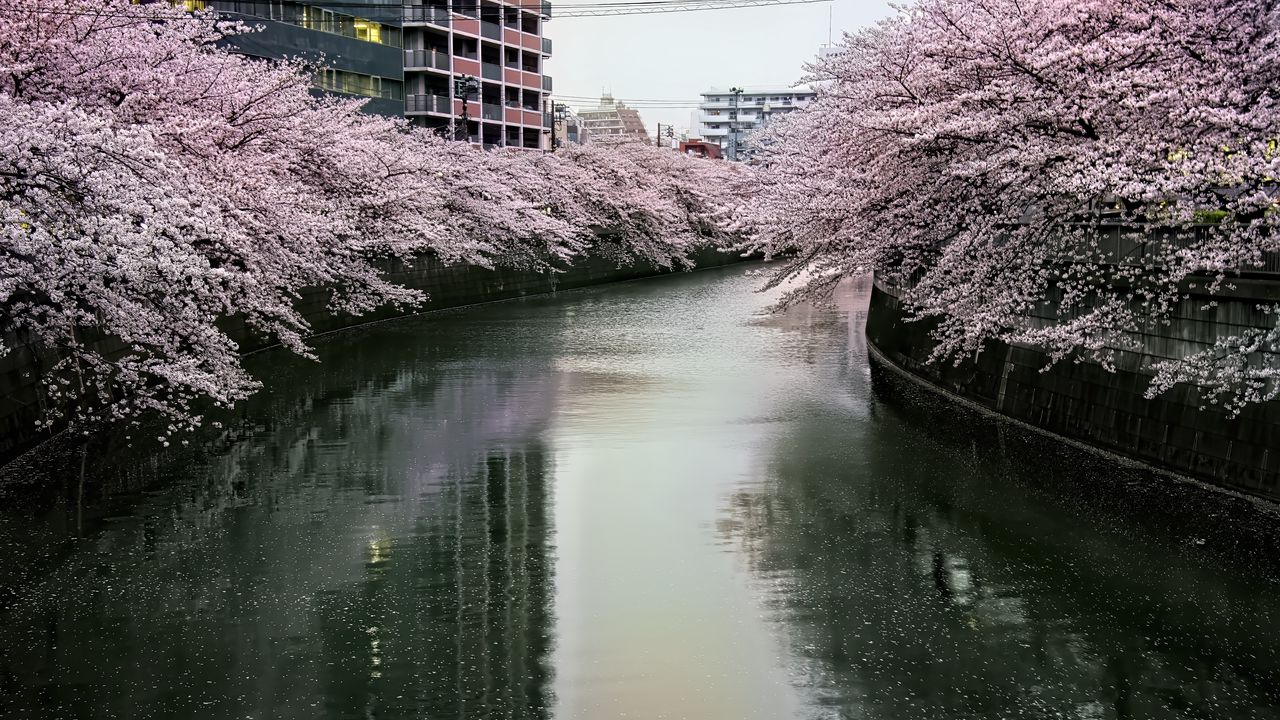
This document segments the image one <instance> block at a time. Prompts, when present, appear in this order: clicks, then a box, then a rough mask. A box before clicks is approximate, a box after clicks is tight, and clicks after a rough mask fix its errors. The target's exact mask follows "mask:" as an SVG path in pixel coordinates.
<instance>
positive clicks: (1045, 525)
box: [718, 348, 1280, 720]
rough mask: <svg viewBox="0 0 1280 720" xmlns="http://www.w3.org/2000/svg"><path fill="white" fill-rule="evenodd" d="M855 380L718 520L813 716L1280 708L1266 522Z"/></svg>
mask: <svg viewBox="0 0 1280 720" xmlns="http://www.w3.org/2000/svg"><path fill="white" fill-rule="evenodd" d="M853 351H854V352H857V351H858V350H857V348H854V349H853ZM849 380H850V385H849V386H850V387H851V388H853V389H852V391H851V392H852V394H853V395H854V396H862V394H863V392H864V391H868V390H869V398H868V401H867V406H866V408H865V409H864V410H862V411H857V412H850V411H849V410H848V409H847V408H845V407H841V405H842V404H843V403H839V402H833V403H831V404H828V405H827V406H826V407H825V408H815V407H813V406H812V405H810V406H807V407H806V409H805V412H804V413H803V415H802V418H803V419H801V420H798V421H797V422H794V423H792V424H791V426H790V427H788V428H787V430H786V432H785V433H783V434H781V435H780V436H779V437H777V438H776V439H775V441H774V443H773V445H772V451H771V454H770V456H769V466H768V469H767V471H766V472H765V473H764V474H765V479H764V480H763V482H762V483H760V484H759V485H753V486H744V487H742V488H740V489H739V490H738V491H737V492H735V493H733V494H732V495H731V496H730V498H729V499H728V501H727V503H726V508H725V511H724V513H723V515H722V517H721V519H720V521H719V523H718V531H719V532H720V534H721V536H722V537H724V538H725V539H726V541H728V542H730V543H731V544H732V546H733V547H734V548H735V549H736V550H737V551H738V552H741V553H742V555H743V557H744V558H745V562H746V563H747V565H748V567H749V568H750V572H751V573H752V575H753V577H754V582H753V585H754V587H755V588H756V591H757V592H758V593H759V594H760V596H761V598H762V603H763V604H764V605H765V606H766V607H767V608H768V609H769V611H770V614H771V616H772V618H773V622H775V623H776V624H777V628H778V632H779V633H780V635H781V642H784V643H786V645H787V650H788V652H789V653H790V654H791V659H790V663H791V668H792V673H791V677H792V681H793V683H794V684H795V685H796V687H797V688H799V689H800V690H801V691H802V692H804V694H805V696H806V698H807V700H806V704H807V705H808V707H809V709H810V711H811V713H812V715H813V716H815V717H836V718H856V717H871V718H886V719H888V718H904V719H906V718H920V719H922V720H923V719H925V718H942V717H945V718H1060V717H1073V718H1117V719H1125V718H1157V717H1159V718H1166V717H1167V718H1201V717H1224V718H1225V717H1240V718H1244V717H1249V718H1260V717H1280V710H1277V707H1278V706H1280V653H1278V652H1277V648H1276V645H1275V642H1274V639H1275V638H1276V637H1280V612H1278V611H1280V603H1278V602H1277V593H1276V591H1277V590H1278V589H1280V583H1277V581H1276V572H1275V570H1276V562H1275V558H1276V557H1277V553H1276V550H1277V549H1278V548H1277V543H1276V537H1275V531H1274V522H1275V518H1274V515H1272V514H1271V513H1269V512H1259V510H1258V508H1255V507H1254V506H1253V505H1252V504H1251V503H1249V502H1247V501H1244V500H1239V499H1234V498H1224V497H1221V496H1210V495H1206V494H1205V493H1204V492H1203V491H1201V490H1200V489H1198V488H1192V487H1186V486H1178V485H1171V481H1169V480H1167V479H1163V478H1159V477H1154V476H1151V475H1149V474H1146V473H1142V472H1137V471H1132V470H1126V469H1124V468H1122V467H1118V466H1117V465H1115V464H1114V463H1112V462H1109V461H1106V460H1103V459H1101V458H1097V457H1094V456H1092V455H1089V454H1087V453H1083V452H1080V451H1077V450H1074V449H1072V448H1067V447H1064V446H1061V445H1059V444H1058V443H1056V442H1054V441H1051V440H1048V439H1045V438H1042V437H1040V436H1038V435H1035V434H1032V433H1029V432H1024V431H1020V430H1018V429H1014V428H1011V427H1010V426H1008V425H1006V424H1003V423H999V422H996V421H993V420H991V419H989V418H985V417H982V416H979V415H977V414H975V413H972V412H969V411H966V410H965V409H963V408H960V407H957V406H955V405H954V404H952V403H950V402H949V401H945V400H940V399H939V398H938V397H937V396H936V395H934V394H932V393H931V392H928V391H924V390H922V389H920V388H918V387H916V386H915V385H914V384H912V383H911V382H909V381H906V380H904V379H902V378H901V377H899V376H897V375H896V374H894V373H892V372H891V371H888V370H886V369H884V368H882V367H880V366H873V367H872V368H871V372H870V373H869V374H867V375H866V376H861V375H859V374H854V375H852V376H850V377H849ZM864 413H869V414H870V415H871V416H872V417H873V418H874V421H873V422H865V421H862V420H861V416H862V415H863V414H864ZM833 448H853V452H852V453H840V452H834V451H833ZM1215 516H1216V517H1221V518H1224V519H1227V518H1230V519H1231V523H1230V524H1224V523H1222V522H1219V521H1215V520H1213V518H1214V517H1215Z"/></svg>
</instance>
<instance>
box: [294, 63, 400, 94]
mask: <svg viewBox="0 0 1280 720" xmlns="http://www.w3.org/2000/svg"><path fill="white" fill-rule="evenodd" d="M315 86H316V87H318V88H321V89H322V90H330V91H332V92H340V93H347V94H349V95H363V96H365V97H375V98H385V99H387V100H403V99H404V83H402V82H400V81H399V80H391V79H389V78H383V77H378V76H377V75H362V74H361V73H353V72H347V71H346V70H334V69H333V68H325V69H323V70H321V71H320V72H318V73H316V76H315Z"/></svg>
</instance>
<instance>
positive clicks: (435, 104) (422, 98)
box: [404, 95, 451, 115]
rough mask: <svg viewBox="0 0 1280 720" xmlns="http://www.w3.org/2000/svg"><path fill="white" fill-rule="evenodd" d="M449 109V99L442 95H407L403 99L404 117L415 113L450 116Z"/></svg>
mask: <svg viewBox="0 0 1280 720" xmlns="http://www.w3.org/2000/svg"><path fill="white" fill-rule="evenodd" d="M449 109H450V107H449V98H447V97H445V96H443V95H408V96H406V97H405V99H404V112H405V114H406V115H412V114H417V113H439V114H441V115H450V114H451V113H450V112H449Z"/></svg>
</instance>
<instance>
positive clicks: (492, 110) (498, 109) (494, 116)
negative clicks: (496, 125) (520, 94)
mask: <svg viewBox="0 0 1280 720" xmlns="http://www.w3.org/2000/svg"><path fill="white" fill-rule="evenodd" d="M480 116H481V117H483V118H484V119H485V120H493V121H494V122H502V106H501V105H494V104H491V103H484V104H483V105H481V106H480Z"/></svg>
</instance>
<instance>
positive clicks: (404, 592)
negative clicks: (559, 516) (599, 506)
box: [314, 449, 552, 718]
mask: <svg viewBox="0 0 1280 720" xmlns="http://www.w3.org/2000/svg"><path fill="white" fill-rule="evenodd" d="M545 465H546V458H545V456H544V454H543V453H542V452H541V451H540V450H538V449H528V450H524V451H514V452H503V453H496V454H494V455H491V456H490V457H489V458H488V459H487V460H485V461H484V462H482V463H480V464H479V465H478V466H476V467H475V468H474V471H473V472H471V473H469V474H459V475H458V476H457V477H455V478H453V479H452V482H451V483H450V484H449V485H448V486H447V487H446V488H444V489H443V490H441V492H440V493H439V494H438V495H436V496H435V497H434V500H435V502H434V503H433V506H434V507H435V509H434V511H432V512H430V513H428V514H425V515H423V516H421V517H419V518H418V519H417V520H416V527H415V528H414V530H413V533H412V535H410V536H409V537H408V538H403V539H401V540H399V541H398V542H388V541H386V540H379V539H374V540H372V541H371V542H370V545H369V555H368V560H367V562H366V565H365V577H364V580H363V581H362V582H359V583H350V584H347V585H345V586H344V587H343V588H342V589H341V590H339V591H338V592H334V593H329V594H325V595H324V596H323V597H322V598H318V599H317V602H316V604H315V606H314V611H315V613H314V616H315V618H316V622H317V623H318V625H319V627H318V628H317V631H318V632H317V635H318V638H319V641H320V643H321V644H322V645H323V646H324V648H323V650H322V651H321V654H322V655H323V656H324V657H326V658H329V664H327V666H326V667H325V668H324V669H323V673H324V674H323V682H324V683H325V685H326V687H325V689H324V691H323V693H322V694H323V696H324V697H326V698H327V699H328V702H329V703H330V705H331V709H333V710H335V711H338V712H339V713H340V714H343V715H346V714H351V715H353V716H355V715H359V716H364V714H365V711H371V712H373V713H374V714H375V715H387V716H391V717H396V716H412V717H426V718H436V717H441V718H443V717H448V718H489V717H502V718H545V717H547V712H548V710H547V706H548V701H549V699H548V697H547V695H546V693H547V691H546V683H547V680H548V679H549V674H550V673H549V669H548V666H547V663H548V651H549V644H550V640H549V638H550V636H551V627H550V623H551V615H550V611H549V603H550V594H551V569H552V568H551V564H550V563H551V560H550V552H549V542H548V539H549V527H548V515H547V512H546V497H545V494H546V486H545V482H546V471H547V468H546V467H545ZM354 618H359V621H358V622H352V620H353V619H354ZM357 648H363V649H364V652H356V651H355V650H356V649H357Z"/></svg>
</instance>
